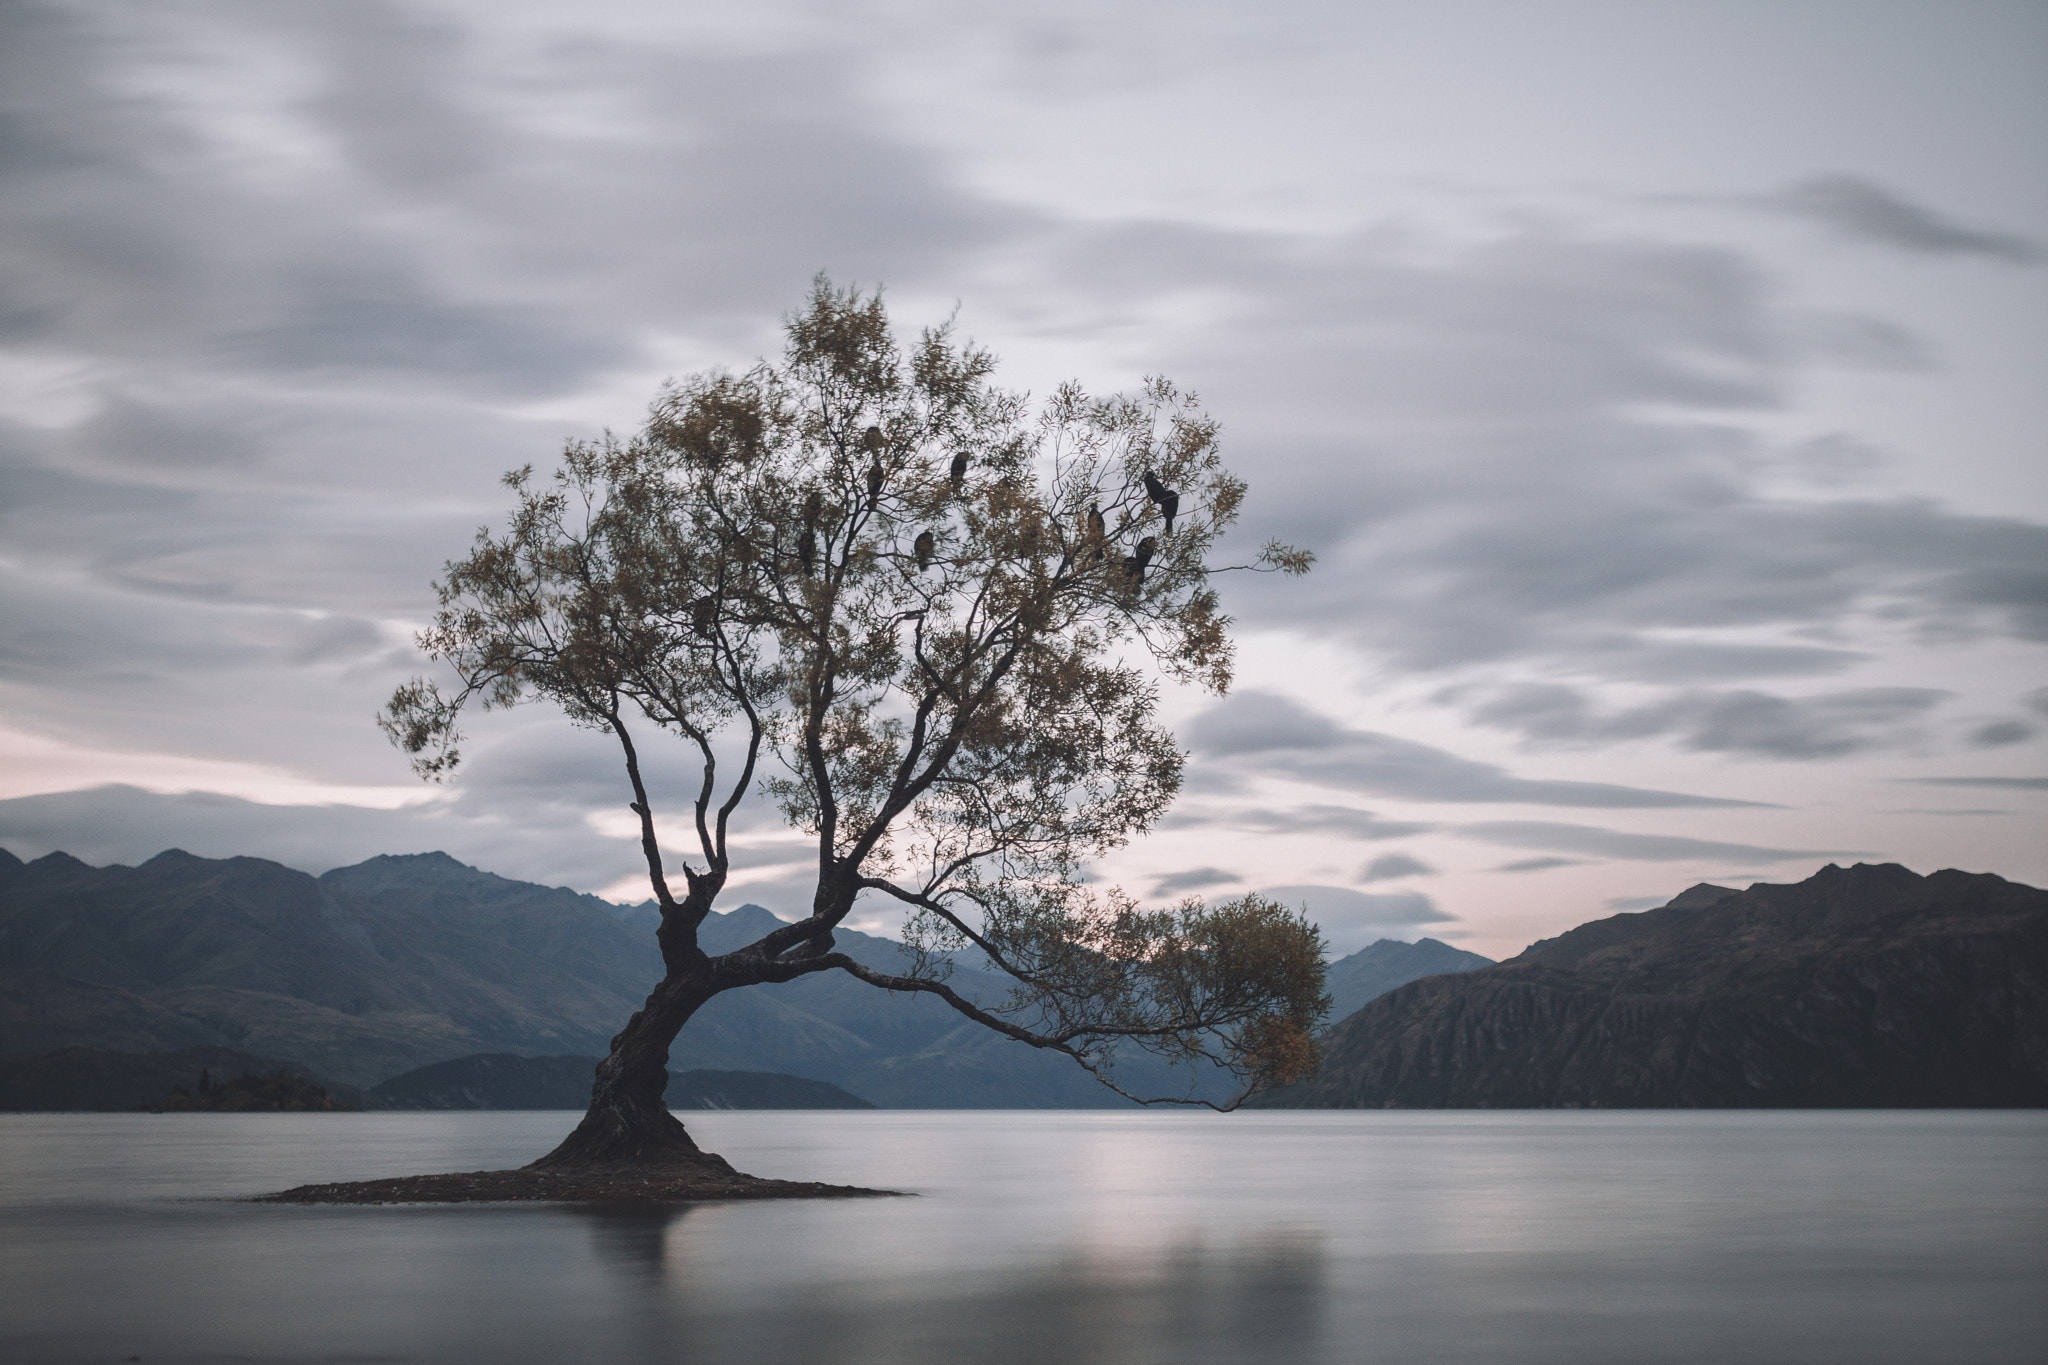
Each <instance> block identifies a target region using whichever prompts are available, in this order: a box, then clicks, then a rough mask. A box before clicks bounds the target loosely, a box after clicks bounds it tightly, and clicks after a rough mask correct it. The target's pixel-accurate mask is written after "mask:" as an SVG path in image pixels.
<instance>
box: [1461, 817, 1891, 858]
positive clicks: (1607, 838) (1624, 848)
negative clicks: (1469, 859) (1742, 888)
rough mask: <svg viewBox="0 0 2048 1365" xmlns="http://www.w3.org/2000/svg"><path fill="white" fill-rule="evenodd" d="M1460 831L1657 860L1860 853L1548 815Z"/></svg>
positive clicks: (1485, 838)
mask: <svg viewBox="0 0 2048 1365" xmlns="http://www.w3.org/2000/svg"><path fill="white" fill-rule="evenodd" d="M1458 833H1459V834H1461V835H1463V836H1464V837H1466V838H1468V839H1477V840H1479V841H1480V842H1482V843H1488V844H1502V845H1505V846H1506V847H1508V848H1540V849H1551V850H1555V851H1557V852H1559V853H1582V854H1588V855H1591V856H1593V857H1598V858H1629V859H1637V860H1640V861H1643V862H1659V863H1678V862H1691V861H1694V860H1696V859H1702V858H1713V859H1722V860H1739V861H1743V862H1754V863H1782V862H1790V861H1792V860H1794V859H1798V858H1846V857H1855V856H1859V855H1858V854H1857V852H1856V851H1855V850H1843V849H1813V848H1763V847H1759V846H1758V845H1755V844H1739V843H1724V842H1721V841H1719V840H1715V839H1694V838H1691V837H1688V836H1686V835H1679V834H1634V833H1630V832H1628V831H1626V830H1618V829H1601V828H1599V827H1598V826H1594V825H1571V824H1562V823H1557V822H1553V821H1548V820H1488V821H1482V822H1480V823H1477V824H1471V825H1463V826H1460V827H1459V830H1458Z"/></svg>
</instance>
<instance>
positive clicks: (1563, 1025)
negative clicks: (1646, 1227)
mask: <svg viewBox="0 0 2048 1365" xmlns="http://www.w3.org/2000/svg"><path fill="white" fill-rule="evenodd" d="M1722 891H1726V888H1718V887H1709V888H1706V890H1705V892H1702V891H1701V888H1698V887H1696V888H1693V890H1692V891H1689V892H1687V893H1685V895H1684V896H1681V897H1679V898H1675V899H1674V901H1673V902H1671V903H1667V904H1666V905H1664V906H1660V907H1658V908H1657V909H1655V910H1650V911H1644V912H1640V913H1638V914H1634V915H1617V916H1610V917H1609V918H1607V919H1605V920H1598V921H1591V922H1589V923H1588V924H1585V925H1581V926H1579V927H1578V928H1576V929H1573V930H1571V931H1568V932H1567V933H1565V934H1562V935H1559V936H1557V937H1556V938H1553V939H1548V940H1544V941H1543V942H1541V943H1537V944H1533V945H1531V946H1530V948H1529V949H1527V950H1525V951H1524V952H1523V953H1522V954H1520V955H1518V956H1517V957H1515V958H1511V959H1509V960H1508V961H1506V962H1502V963H1500V964H1498V965H1496V966H1493V967H1488V968H1483V969H1480V970H1477V971H1473V972H1468V973H1464V974H1460V975H1456V976H1437V977H1429V978H1425V979H1422V980H1419V981H1415V982H1411V983H1409V984H1408V985H1405V986H1402V987H1400V988H1399V989H1397V990H1395V991H1392V992H1390V993H1388V994H1387V995H1383V996H1381V997H1379V998H1378V999H1377V1000H1375V1001H1373V1002H1371V1003H1370V1004H1368V1005H1367V1006H1365V1007H1364V1008H1363V1009H1361V1010H1359V1011H1358V1012H1357V1013H1356V1014H1354V1015H1352V1016H1351V1017H1349V1018H1348V1019H1346V1020H1344V1021H1342V1022H1341V1023H1340V1024H1339V1025H1338V1026H1337V1027H1336V1028H1334V1029H1333V1030H1332V1031H1331V1034H1330V1037H1329V1040H1328V1046H1327V1049H1326V1060H1325V1063H1324V1066H1323V1069H1322V1071H1321V1072H1320V1073H1319V1074H1318V1075H1317V1076H1316V1077H1315V1078H1313V1079H1312V1080H1310V1081H1307V1082H1304V1083H1302V1084H1300V1085H1298V1086H1294V1087H1289V1088H1288V1089H1287V1090H1284V1091H1276V1092H1274V1093H1272V1094H1270V1095H1267V1096H1263V1097H1261V1099H1260V1100H1259V1101H1258V1103H1260V1104H1262V1105H1266V1106H1270V1107H1310V1108H1355V1107H1367V1108H1582V1107H1583V1108H1592V1107H1634V1108H1644V1107H1888V1106H1907V1107H1928V1106H1957V1105H1961V1106H1997V1107H2003V1106H2015V1105H2017V1106H2030V1107H2032V1106H2042V1105H2048V892H2044V891H2041V890H2038V889H2036V888H2033V887H2027V886H2022V885H2020V884H2018V883H2014V882H2008V881H2006V880H2004V879H2003V878H2000V877H1996V876H1992V875H1990V874H1985V873H1965V872H1959V871H1955V870H1953V869H1949V870H1944V871H1941V872H1936V873H1934V874H1932V875H1930V876H1927V877H1921V876H1919V875H1918V874H1915V873H1913V872H1911V871H1909V870H1908V869H1906V868H1904V867H1901V866H1899V865H1897V864H1857V865H1856V866H1855V867H1853V868H1841V867H1837V866H1835V865H1834V864H1829V865H1828V866H1826V867H1824V868H1822V869H1821V870H1820V871H1819V872H1817V873H1815V874H1814V875H1813V876H1812V877H1810V878H1808V879H1807V880H1806V881H1804V882H1799V883H1795V884H1789V885H1778V884H1773V883H1762V882H1760V883H1756V884H1754V885H1752V886H1751V887H1749V888H1748V889H1746V890H1744V891H1740V892H1731V893H1729V894H1726V895H1719V894H1710V893H1719V892H1722ZM1695 893H1700V894H1697V895H1696V894H1695ZM1687 897H1690V898H1691V899H1690V900H1689V901H1688V902H1687V903H1685V904H1680V903H1678V902H1679V901H1681V900H1686V898H1687Z"/></svg>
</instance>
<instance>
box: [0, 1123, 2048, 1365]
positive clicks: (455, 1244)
mask: <svg viewBox="0 0 2048 1365" xmlns="http://www.w3.org/2000/svg"><path fill="white" fill-rule="evenodd" d="M575 1117H576V1116H575V1115H572V1114H561V1113H476V1114H275V1115H271V1114H164V1115H145V1114H133V1115H129V1114H81V1115H61V1114H51V1115H0V1360H6V1361H10V1362H35V1361H57V1360H62V1361H120V1360H123V1359H129V1358H134V1357H140V1358H141V1359H142V1360H143V1361H145V1362H151V1363H152V1365H154V1363H156V1362H173V1361H213V1360H237V1361H251V1360H253V1361H270V1360H288V1361H477V1362H486V1361H488V1362H500V1361H513V1362H519V1361H548V1362H571V1361H593V1362H596V1361H603V1362H610V1361H623V1362H631V1361H642V1360H661V1361H668V1360H674V1361H706V1362H718V1361H745V1362H750V1365H775V1363H776V1362H785V1361H786V1362H805V1363H806V1365H808V1363H810V1362H839V1361H846V1362H876V1365H880V1363H881V1362H939V1361H945V1362H956V1361H957V1362H974V1363H977V1365H978V1363H980V1362H990V1363H992V1365H993V1363H999V1362H1011V1361H1015V1362H1026V1361H1057V1362H1067V1361H1079V1362H1087V1361H1104V1362H1111V1361H1113V1362H1125V1361H1134V1362H1135V1361H1143V1362H1155V1361H1156V1362H1161V1365H1165V1363H1166V1362H1175V1363H1176V1365H1179V1363H1180V1362H1209V1361H1288V1362H1292V1361H1304V1362H1322V1361H1331V1362H1353V1361H1390V1362H1391V1361H1399V1362H1437V1361H1461V1362H1462V1361H1473V1362H1478V1361H1486V1362H1523V1361H1545V1362H1547V1361H1556V1362H1572V1365H1593V1363H1596V1362H1609V1361H1611V1362H1664V1361H1724V1360H1725V1361H1736V1360H1741V1361H1752V1360H1753V1361H1771V1362H1809V1361H1827V1362H1843V1365H1852V1363H1853V1365H1872V1363H1874V1362H1890V1361H1898V1362H1915V1365H1919V1363H1920V1362H1934V1361H1939V1362H1951V1363H1955V1365H1963V1363H1966V1362H1992V1361H1999V1362H2004V1361H2012V1362H2039V1361H2042V1360H2048V1113H2040V1112H2020V1113H2009V1112H2008V1113H1990V1112H1876V1113H1872V1112H1794V1113H1757V1112H1740V1113H1734V1112H1720V1113H1679V1112H1661V1111H1660V1112H1633V1113H1619V1112H1606V1113H1548V1112H1545V1113H1526V1112H1518V1113H1473V1112H1455V1113H1445V1112H1431V1113H1413V1112H1411V1113H1383V1112H1348V1113H1346V1112H1336V1113H1332V1112H1315V1113H1305V1112H1288V1113H1254V1114H1234V1115H1228V1116H1218V1115H1212V1114H1206V1113H1204V1114H1190V1113H1152V1112H1132V1113H1121V1112H1110V1113H1102V1112H1067V1113H1045V1112H1028V1113H1018V1112H972V1113H931V1112H905V1111H880V1112H852V1113H849V1112H844V1111H833V1112H794V1113H793V1112H753V1113H719V1114H698V1115H694V1116H691V1117H690V1125H691V1128H692V1130H693V1132H695V1133H696V1135H697V1137H698V1140H699V1141H700V1142H701V1143H703V1144H704V1145H705V1146H707V1147H710V1148H712V1149H713V1150H716V1151H719V1152H722V1153H723V1154H725V1155H726V1156H727V1157H728V1158H730V1159H731V1160H732V1161H733V1163H734V1164H735V1165H737V1166H739V1167H740V1168H741V1169H743V1170H749V1171H752V1172H754V1173H755V1174H757V1175H768V1176H785V1177H792V1178H803V1179H816V1180H827V1181H835V1182H844V1183H849V1184H863V1185H870V1186H877V1185H879V1186H887V1187H890V1188H895V1189H903V1190H912V1191H916V1192H917V1196H918V1197H916V1198H909V1199H888V1200H856V1201H845V1202H840V1201H817V1202H790V1203H764V1204H725V1205H708V1206H699V1207H695V1208H690V1209H687V1210H665V1211H660V1210H632V1209H624V1210H622V1209H606V1208H601V1207H568V1206H469V1207H464V1206H411V1207H397V1208H390V1207H387V1208H297V1207H276V1206H269V1205H253V1204H247V1203H241V1202H236V1201H237V1200H239V1199H241V1198H242V1197H244V1196H248V1195H252V1194H257V1193H260V1192H263V1191H266V1190H275V1189H281V1188H284V1187H286V1186H289V1185H294V1184H301V1183H305V1182H308V1181H314V1180H335V1179H357V1178H364V1177H370V1176H382V1175H410V1174H419V1173H422V1172H427V1171H437V1170H475V1169H487V1168H495V1167H503V1166H509V1165H517V1164H521V1163H524V1162H526V1161H529V1160H531V1159H532V1158H534V1157H535V1156H538V1155H539V1154H540V1153H542V1152H543V1151H545V1150H547V1148H549V1147H550V1146H552V1145H553V1143H554V1142H555V1141H556V1140H557V1139H558V1138H559V1137H560V1136H561V1135H562V1134H563V1133H564V1132H565V1131H566V1130H567V1129H568V1128H569V1127H570V1126H571V1125H572V1123H573V1121H574V1119H575Z"/></svg>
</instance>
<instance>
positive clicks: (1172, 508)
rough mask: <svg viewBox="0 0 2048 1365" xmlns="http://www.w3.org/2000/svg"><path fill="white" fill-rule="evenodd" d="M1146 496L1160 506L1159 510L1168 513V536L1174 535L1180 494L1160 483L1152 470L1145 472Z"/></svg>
mask: <svg viewBox="0 0 2048 1365" xmlns="http://www.w3.org/2000/svg"><path fill="white" fill-rule="evenodd" d="M1145 496H1146V497H1148V498H1150V499H1152V501H1154V502H1156V503H1158V504H1159V510H1160V511H1162V512H1164V513H1166V534H1167V535H1172V534H1173V518H1174V515H1175V514H1176V513H1177V512H1179V511H1180V492H1179V490H1177V489H1173V488H1168V487H1167V486H1166V485H1165V484H1163V483H1161V482H1159V478H1158V476H1157V475H1155V474H1154V473H1153V472H1152V471H1151V470H1149V469H1148V470H1146V471H1145Z"/></svg>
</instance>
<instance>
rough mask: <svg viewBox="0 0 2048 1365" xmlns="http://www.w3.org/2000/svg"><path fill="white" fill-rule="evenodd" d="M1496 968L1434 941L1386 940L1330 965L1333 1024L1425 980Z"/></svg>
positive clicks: (1327, 987)
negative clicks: (1426, 977) (1395, 990)
mask: <svg viewBox="0 0 2048 1365" xmlns="http://www.w3.org/2000/svg"><path fill="white" fill-rule="evenodd" d="M1492 965H1493V959H1492V958H1490V957H1481V956H1480V955H1479V954H1477V953H1468V952H1466V951H1465V950H1464V949H1463V948H1453V947H1452V946H1451V945H1450V944H1448V943H1439V942H1437V941H1436V940H1435V939H1433V938H1426V939H1423V940H1422V941H1421V942H1419V943H1403V942H1401V941H1400V940H1399V939H1394V938H1383V939H1381V940H1380V941H1379V942H1378V943H1375V944H1373V945H1372V946H1371V947H1369V948H1361V949H1359V950H1358V951H1357V952H1355V953H1353V954H1352V955H1351V956H1349V957H1346V958H1339V959H1338V960H1337V961H1335V962H1332V963H1331V964H1330V974H1329V976H1328V978H1327V980H1326V982H1325V985H1324V987H1323V988H1324V989H1325V990H1327V991H1328V992H1329V993H1330V1021H1331V1023H1332V1024H1333V1025H1334V1024H1336V1023H1340V1022H1342V1021H1343V1020H1344V1019H1345V1018H1347V1017H1349V1016H1350V1015H1352V1014H1355V1013H1357V1012H1358V1011H1359V1010H1360V1009H1362V1008H1364V1006H1365V1005H1366V1003H1367V1002H1368V1001H1372V1000H1377V999H1378V998H1379V997H1381V996H1383V995H1385V994H1386V993H1387V992H1388V991H1390V990H1393V989H1394V988H1395V987H1396V986H1405V985H1407V984H1408V983H1409V982H1411V981H1416V980H1419V979H1421V978H1422V977H1425V976H1442V975H1445V974H1446V973H1452V972H1470V971H1476V970H1478V969H1479V968H1481V967H1491V966H1492Z"/></svg>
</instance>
